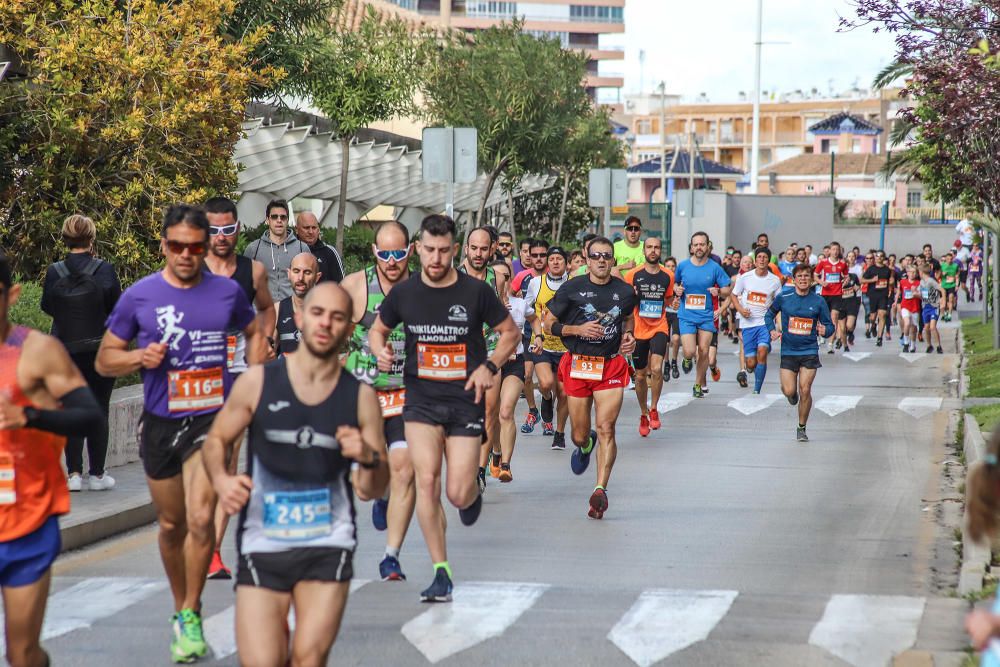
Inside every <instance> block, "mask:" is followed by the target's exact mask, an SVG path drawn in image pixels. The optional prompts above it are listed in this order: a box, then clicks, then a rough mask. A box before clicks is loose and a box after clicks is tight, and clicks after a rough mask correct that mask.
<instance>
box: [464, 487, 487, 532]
mask: <svg viewBox="0 0 1000 667" xmlns="http://www.w3.org/2000/svg"><path fill="white" fill-rule="evenodd" d="M482 511H483V494H481V493H480V494H479V495H478V496H476V499H475V500H473V501H472V504H471V505H469V506H468V507H466V508H465V509H462V510H458V518H459V519H461V520H462V525H463V526H471V525H472V524H474V523H475V522H476V521H477V520H478V519H479V514H480V512H482Z"/></svg>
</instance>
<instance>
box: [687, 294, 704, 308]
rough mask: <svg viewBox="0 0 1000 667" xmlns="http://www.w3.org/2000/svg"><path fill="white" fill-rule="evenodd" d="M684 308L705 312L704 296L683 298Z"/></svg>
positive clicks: (689, 295)
mask: <svg viewBox="0 0 1000 667" xmlns="http://www.w3.org/2000/svg"><path fill="white" fill-rule="evenodd" d="M684 308H685V309H687V310H705V295H704V294H688V295H686V296H685V297H684Z"/></svg>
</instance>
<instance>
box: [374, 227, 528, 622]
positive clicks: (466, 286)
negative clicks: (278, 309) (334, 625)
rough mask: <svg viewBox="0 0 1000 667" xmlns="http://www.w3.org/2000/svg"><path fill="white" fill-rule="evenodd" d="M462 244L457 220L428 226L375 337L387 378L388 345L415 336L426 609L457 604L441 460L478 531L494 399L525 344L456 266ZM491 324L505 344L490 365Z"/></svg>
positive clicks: (415, 443) (411, 354) (409, 350)
mask: <svg viewBox="0 0 1000 667" xmlns="http://www.w3.org/2000/svg"><path fill="white" fill-rule="evenodd" d="M455 236H456V229H455V222H454V221H453V220H452V219H451V218H449V217H447V216H443V215H430V216H427V217H426V218H424V220H423V222H422V223H421V225H420V240H419V241H418V242H417V252H418V253H419V254H420V263H421V265H422V267H423V268H422V270H421V272H420V273H419V274H417V275H415V276H412V277H411V278H410V279H409V280H407V281H406V282H403V283H401V284H399V285H397V286H396V287H395V288H394V289H393V290H392V291H391V292H390V293H389V294H388V295H387V296H386V298H385V300H384V301H383V302H382V307H381V309H380V310H379V315H378V317H377V318H376V320H375V324H374V325H373V326H372V328H371V330H370V331H369V333H368V344H369V346H370V347H371V350H372V352H373V353H374V354H375V356H376V358H378V363H379V369H380V370H382V371H389V370H390V369H391V368H392V367H393V363H394V360H395V353H394V352H393V350H392V348H390V347H388V346H387V345H386V342H387V339H388V337H389V335H390V333H391V331H392V329H394V328H396V327H397V326H399V325H400V324H403V326H404V330H405V332H406V364H405V367H404V368H405V370H404V372H403V377H404V381H405V383H406V392H407V393H406V406H405V407H404V408H403V420H404V421H405V423H406V442H407V446H408V447H409V450H410V456H411V460H412V461H413V470H414V474H415V476H416V487H417V519H418V520H419V521H420V528H421V531H422V532H423V534H424V541H425V542H426V543H427V548H428V551H429V552H430V555H431V562H432V563H433V565H434V581H433V582H432V583H431V585H430V586H429V587H428V588H427V589H426V590H424V591H423V592H422V593H421V594H420V597H421V600H423V601H424V602H450V601H451V591H452V573H451V566H450V565H449V563H448V554H447V548H446V544H445V531H444V513H443V509H442V507H441V500H440V497H441V457H442V455H444V457H445V459H446V460H447V462H448V477H447V482H446V484H445V489H446V493H447V496H448V500H449V501H450V502H451V503H452V505H454V506H456V507H458V508H460V509H459V514H460V516H461V519H462V523H463V524H465V525H467V526H471V525H472V524H474V523H475V522H476V520H477V519H478V518H479V513H480V511H481V510H482V506H483V500H482V495H481V494H480V492H479V488H478V486H477V484H476V469H477V467H478V466H477V463H478V458H479V456H478V455H479V450H480V447H481V445H482V438H483V436H484V435H485V433H484V429H483V420H484V418H485V414H484V413H485V410H484V407H485V406H484V403H485V400H484V399H485V394H486V392H487V390H488V389H489V388H490V387H491V386H492V385H493V384H494V383H495V382H497V381H498V380H499V378H497V377H496V375H497V373H498V372H499V371H500V365H502V364H503V363H504V362H505V361H507V360H508V359H509V358H510V355H511V354H513V353H514V352H515V350H516V348H517V340H518V338H520V333H519V332H518V331H517V329H516V327H515V326H514V321H513V319H511V317H510V314H509V313H508V312H507V309H506V308H505V307H504V305H503V303H502V302H501V301H500V299H499V298H497V295H496V292H495V291H494V290H493V288H492V287H490V286H489V285H487V284H486V283H485V282H483V281H480V280H476V279H475V278H472V277H470V276H467V275H465V274H464V273H461V272H459V271H457V270H455V269H454V268H453V267H452V261H453V260H454V257H455V254H456V253H457V252H458V244H457V243H456V242H455ZM483 324H488V325H489V326H490V327H491V328H492V329H493V330H494V331H496V332H497V333H498V334H499V335H500V340H499V341H498V342H497V344H496V350H495V351H494V352H493V354H492V355H491V356H490V357H489V358H487V356H486V341H485V339H484V337H483Z"/></svg>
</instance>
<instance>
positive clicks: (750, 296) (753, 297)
mask: <svg viewBox="0 0 1000 667" xmlns="http://www.w3.org/2000/svg"><path fill="white" fill-rule="evenodd" d="M747 305H748V306H766V305H767V295H766V294H764V293H763V292H747Z"/></svg>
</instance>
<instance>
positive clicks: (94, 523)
mask: <svg viewBox="0 0 1000 667" xmlns="http://www.w3.org/2000/svg"><path fill="white" fill-rule="evenodd" d="M108 473H110V475H111V476H112V477H114V478H115V488H113V489H112V490H110V491H88V490H87V481H86V479H85V480H84V483H83V489H84V490H83V491H80V492H79V493H71V494H69V495H70V512H69V514H67V515H66V516H64V517H62V519H61V520H60V522H59V526H60V532H61V533H62V543H63V545H62V546H63V551H69V550H71V549H80V548H81V547H86V546H89V545H91V544H94V543H95V542H99V541H100V540H103V539H105V538H107V537H111V536H113V535H117V534H119V533H124V532H127V531H129V530H133V529H135V528H139V527H141V526H145V525H146V524H149V523H152V522H153V521H155V520H156V512H155V510H154V509H153V503H152V501H151V500H150V498H149V489H148V488H147V486H146V476H145V473H144V472H143V470H142V462H136V463H129V464H127V465H124V466H118V467H115V468H109V469H108Z"/></svg>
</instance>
